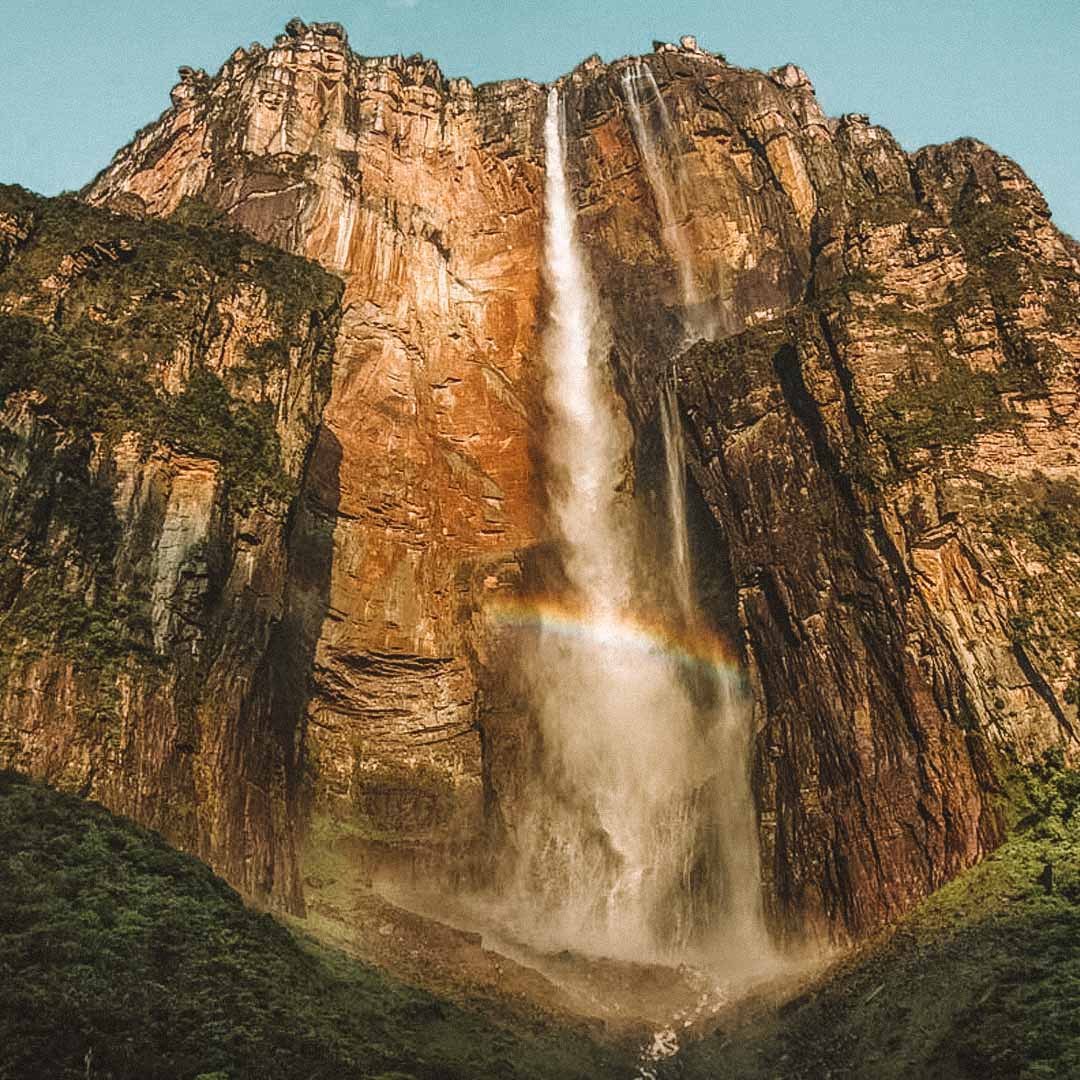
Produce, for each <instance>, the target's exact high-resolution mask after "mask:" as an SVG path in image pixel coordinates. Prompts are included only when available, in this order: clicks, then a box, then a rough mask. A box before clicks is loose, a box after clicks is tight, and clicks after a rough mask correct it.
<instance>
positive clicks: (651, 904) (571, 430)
mask: <svg viewBox="0 0 1080 1080" xmlns="http://www.w3.org/2000/svg"><path fill="white" fill-rule="evenodd" d="M564 129H565V118H564V115H563V110H562V108H561V106H560V99H559V95H558V91H557V89H555V88H553V89H552V90H551V92H550V94H549V97H548V106H547V115H546V121H545V127H544V143H545V151H546V169H547V176H546V189H545V213H546V223H545V254H546V275H547V284H548V287H549V291H550V296H551V309H550V316H549V320H550V321H549V326H548V328H547V332H546V335H545V341H544V355H545V361H546V366H547V381H546V386H545V400H546V404H547V408H548V417H549V426H548V435H547V445H546V448H545V449H546V459H547V460H546V464H547V477H548V488H549V496H550V506H551V518H552V524H553V527H554V531H555V533H556V535H557V537H558V539H559V541H560V547H561V550H562V552H563V565H564V570H565V577H566V584H565V594H564V595H563V596H561V597H559V598H558V599H557V600H556V601H550V600H549V601H548V602H546V603H544V604H535V605H533V606H532V608H531V610H530V613H529V615H528V617H527V618H523V619H522V620H521V621H523V622H524V624H525V625H526V626H527V627H528V628H529V629H530V630H531V632H532V638H531V639H530V641H529V643H528V647H527V648H526V649H523V654H524V657H525V659H524V663H525V666H526V673H527V676H528V679H529V683H530V688H531V698H532V702H533V707H534V709H535V713H536V716H537V720H538V726H539V731H540V738H541V749H540V752H539V762H538V767H537V770H536V774H535V775H534V777H533V778H532V782H531V785H530V788H529V790H528V792H527V793H526V796H525V798H524V800H523V803H524V805H525V807H526V808H527V809H526V811H525V813H524V814H523V815H522V820H520V821H519V822H518V824H517V827H516V841H517V846H518V850H519V859H518V865H517V880H516V890H515V892H516V897H517V906H520V907H521V908H522V909H523V910H525V911H526V912H528V916H527V918H528V920H529V923H530V926H529V927H522V926H520V925H519V926H518V928H517V929H518V932H519V933H521V934H522V935H523V936H525V937H526V938H529V939H531V940H533V941H534V942H536V943H539V944H542V945H545V946H547V947H554V948H568V947H569V948H572V949H577V950H581V951H586V952H597V953H601V954H604V955H609V956H616V957H624V958H630V959H637V960H646V959H655V960H670V959H673V958H675V957H682V956H685V955H686V954H687V949H688V948H689V947H690V946H692V945H695V944H698V945H701V944H703V943H705V942H706V941H707V940H709V939H711V938H714V937H715V936H716V935H717V933H718V932H720V931H726V930H728V929H731V930H733V931H734V932H736V933H737V934H740V935H742V942H741V944H740V949H741V950H743V951H748V952H755V951H760V947H761V945H762V943H763V941H764V936H763V933H762V931H761V927H760V918H759V913H758V909H759V904H758V891H759V884H758V875H757V854H756V853H757V841H756V835H755V834H754V827H753V811H752V806H751V804H750V803H749V789H748V784H747V782H746V775H745V774H746V765H745V763H746V746H745V738H743V741H742V745H741V746H739V745H736V743H738V741H739V734H738V733H739V732H745V725H744V724H743V723H742V722H741V714H740V711H739V708H738V705H737V690H736V689H735V685H734V684H735V682H736V681H737V680H736V675H735V672H734V669H733V667H732V665H731V664H730V661H727V660H726V659H725V658H724V656H723V654H722V652H721V650H720V649H719V647H718V643H717V642H715V640H713V639H711V638H710V636H709V635H708V634H706V633H705V631H704V629H703V628H702V627H701V626H700V625H699V624H698V623H697V622H696V621H694V616H693V611H692V593H691V585H690V580H691V579H690V566H689V545H688V542H687V539H686V534H685V508H684V506H678V507H676V506H675V505H674V500H675V496H674V495H673V505H672V507H671V514H672V518H673V519H674V518H675V517H679V518H680V519H681V520H682V521H683V526H682V529H683V531H682V533H681V540H680V544H681V550H682V555H681V556H680V557H679V558H680V559H681V563H682V565H681V567H679V568H677V570H676V573H675V576H676V578H677V579H678V581H679V584H678V585H677V586H676V588H677V590H678V591H680V592H681V593H682V594H684V595H683V596H682V597H681V598H680V599H679V601H678V602H679V604H681V605H683V606H684V610H683V611H682V612H681V613H680V615H679V616H678V617H677V618H676V619H674V620H672V619H670V618H669V619H668V620H667V622H668V625H666V626H665V625H662V624H659V623H656V622H655V621H653V622H651V623H650V622H649V620H648V619H647V613H644V612H642V611H640V610H638V608H637V606H636V605H637V603H638V598H639V597H641V596H642V595H645V590H643V589H642V588H641V583H640V581H639V580H638V579H637V577H636V573H637V571H636V567H637V565H638V561H639V556H640V553H639V552H638V550H637V545H636V543H635V529H634V526H633V519H632V513H631V511H632V507H631V505H630V502H629V498H628V497H627V496H625V495H622V494H620V490H619V489H620V486H621V483H622V481H623V479H624V466H625V461H626V456H627V450H628V445H629V438H628V436H629V426H628V424H627V422H626V420H625V418H624V417H623V416H622V414H621V410H620V409H619V408H618V407H617V405H618V397H617V395H616V394H615V392H614V389H613V387H612V386H611V383H610V377H609V374H608V371H607V367H606V363H605V360H606V354H607V345H608V331H607V327H606V325H605V323H604V321H603V319H602V317H601V315H600V312H599V306H598V303H597V299H596V294H595V288H594V285H593V282H592V279H591V276H590V274H589V271H588V269H587V267H586V265H585V260H584V256H583V253H582V250H581V247H580V245H579V242H578V237H577V224H576V211H575V208H574V205H573V201H572V198H571V193H570V189H569V183H568V179H567V165H566V146H565V130H564ZM677 421H678V415H677V410H676V409H675V406H674V403H673V402H672V403H671V404H670V412H669V415H668V422H669V423H676V422H677ZM678 442H679V445H681V438H679V440H678ZM669 444H671V445H674V438H671V439H669ZM675 469H676V466H674V465H673V466H672V470H673V472H674V471H675ZM684 472H685V470H683V473H684ZM672 491H673V492H674V491H675V485H674V484H673V485H672ZM679 491H680V495H679V496H678V497H679V498H680V499H681V498H683V495H682V494H681V492H682V489H681V488H680V489H679ZM680 623H681V624H682V625H681V626H680V625H678V624H680ZM691 624H692V625H691ZM740 778H741V780H740ZM732 794H733V795H734V798H735V799H736V800H737V801H738V802H739V805H738V807H737V808H735V807H734V806H733V805H732V804H731V799H732ZM721 796H722V798H721ZM735 816H738V817H739V821H740V822H742V821H743V820H745V822H746V823H747V825H748V828H749V833H748V832H747V828H745V827H742V826H741V825H740V824H738V823H733V821H732V820H731V819H732V818H733V817H735ZM735 842H738V843H739V844H741V845H742V846H743V847H744V849H745V853H744V854H742V855H739V854H738V853H735V852H733V851H732V850H730V849H731V848H732V845H733V843H735ZM755 913H758V915H756V914H755ZM747 915H749V918H747V917H745V916H747ZM755 920H756V921H755ZM540 927H543V932H542V933H541V932H540V931H539V928H540Z"/></svg>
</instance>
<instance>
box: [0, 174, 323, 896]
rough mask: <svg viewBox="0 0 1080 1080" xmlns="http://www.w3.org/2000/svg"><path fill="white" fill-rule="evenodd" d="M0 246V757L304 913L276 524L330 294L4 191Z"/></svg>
mask: <svg viewBox="0 0 1080 1080" xmlns="http://www.w3.org/2000/svg"><path fill="white" fill-rule="evenodd" d="M0 236H3V237H5V239H6V247H5V248H4V249H3V250H4V252H5V259H4V263H3V264H0V399H2V406H0V432H2V442H0V462H2V467H0V546H2V549H3V571H2V575H0V607H2V610H3V615H2V616H0V635H2V643H3V649H2V656H3V669H2V673H0V679H2V681H0V760H2V761H3V764H4V766H5V767H12V768H18V769H20V770H22V771H26V772H30V773H33V774H35V775H38V776H42V777H45V778H47V779H48V780H49V781H50V782H53V783H56V784H58V785H60V786H62V787H66V788H70V789H74V790H78V791H81V792H82V793H83V794H84V795H92V796H93V797H94V798H97V799H100V800H101V801H102V802H104V803H106V804H107V805H108V806H109V807H110V808H112V809H114V810H117V811H119V812H123V813H126V814H130V815H131V816H133V817H135V818H137V819H138V820H140V821H142V822H144V823H146V824H149V825H152V826H154V827H155V828H158V829H160V830H161V831H162V832H163V833H164V834H165V835H166V836H167V837H169V838H170V839H171V840H172V841H173V842H175V843H177V844H179V845H182V846H183V847H185V848H186V849H187V850H189V851H192V852H195V853H197V854H199V855H200V856H202V857H203V858H205V859H206V860H207V861H209V862H210V863H211V864H213V865H214V866H215V867H217V868H218V869H220V870H221V872H223V873H224V874H226V875H228V877H229V878H230V880H232V881H234V882H236V884H237V885H238V886H239V887H241V888H243V889H244V890H245V891H246V892H247V893H248V894H249V895H251V896H253V897H257V898H261V899H263V900H266V901H269V902H273V903H275V904H282V905H285V906H288V907H292V908H294V909H297V908H299V907H300V906H301V905H302V897H301V894H300V890H299V883H298V877H297V873H296V858H295V839H294V833H295V823H296V822H297V821H298V820H299V819H300V813H299V804H298V799H299V796H300V792H301V786H300V756H299V755H300V749H301V746H300V740H301V734H302V728H301V726H300V722H301V720H302V717H301V716H300V715H299V714H298V713H297V712H296V706H295V700H296V695H295V694H294V693H292V692H291V689H290V679H289V677H288V674H287V672H286V670H285V669H284V668H283V666H282V658H283V656H288V657H289V659H290V660H291V659H292V658H293V657H296V658H298V659H300V661H301V664H303V650H304V642H303V641H302V640H301V639H300V635H299V634H298V633H297V632H296V631H297V625H298V620H297V618H296V616H295V615H294V614H293V613H292V612H291V611H290V610H289V599H290V598H289V595H288V588H287V586H288V582H289V579H290V566H291V563H292V562H293V561H294V560H295V558H296V552H295V550H292V549H290V542H289V541H290V532H289V529H288V527H287V520H286V514H287V512H288V508H289V506H290V503H291V502H292V500H293V499H294V498H295V495H296V492H297V490H298V488H299V486H300V482H301V477H302V475H303V473H304V470H305V465H306V461H307V457H308V452H309V446H310V444H311V443H312V441H313V437H314V433H315V431H316V429H317V428H318V425H319V417H320V414H321V412H322V409H323V406H324V403H325V401H326V397H327V394H328V391H329V382H330V364H331V360H332V345H333V340H334V336H335V333H336V323H337V319H338V316H339V294H340V283H338V282H337V281H335V280H334V279H333V278H332V277H331V276H330V275H328V274H326V273H325V272H324V271H322V270H320V269H319V268H318V267H314V266H310V265H308V264H305V263H303V262H302V261H301V260H299V259H296V258H294V257H292V256H288V255H283V254H282V253H280V252H277V251H274V250H272V249H267V248H262V247H260V246H259V245H256V244H253V243H250V242H242V241H241V240H239V239H233V238H230V237H227V236H225V235H224V234H214V233H210V232H207V231H205V230H199V229H190V228H184V227H182V226H179V225H173V226H168V225H164V224H161V223H157V222H153V223H151V222H140V221H137V220H135V219H133V218H124V217H121V216H118V215H116V214H111V213H108V212H104V211H100V210H92V209H90V208H88V207H86V206H84V205H82V204H80V203H78V202H76V201H74V200H71V199H59V200H44V199H38V198H36V197H34V196H29V195H27V194H26V193H25V192H22V191H20V190H19V189H14V188H0ZM293 576H295V575H293ZM302 679H303V676H301V680H302Z"/></svg>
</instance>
